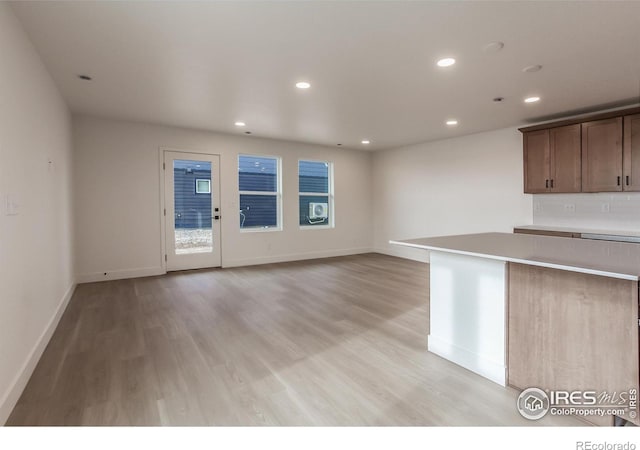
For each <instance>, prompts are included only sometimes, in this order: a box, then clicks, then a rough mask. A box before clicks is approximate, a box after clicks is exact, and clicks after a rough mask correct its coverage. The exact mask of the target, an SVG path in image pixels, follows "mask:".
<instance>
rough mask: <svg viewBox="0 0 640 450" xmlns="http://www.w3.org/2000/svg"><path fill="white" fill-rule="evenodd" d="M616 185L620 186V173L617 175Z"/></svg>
mask: <svg viewBox="0 0 640 450" xmlns="http://www.w3.org/2000/svg"><path fill="white" fill-rule="evenodd" d="M618 186H620V175H618Z"/></svg>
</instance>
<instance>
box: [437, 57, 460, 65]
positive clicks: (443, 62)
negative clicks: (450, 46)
mask: <svg viewBox="0 0 640 450" xmlns="http://www.w3.org/2000/svg"><path fill="white" fill-rule="evenodd" d="M455 63H456V60H455V59H453V58H442V59H441V60H439V61H438V62H437V63H436V64H437V65H438V66H439V67H449V66H453V65H454V64H455Z"/></svg>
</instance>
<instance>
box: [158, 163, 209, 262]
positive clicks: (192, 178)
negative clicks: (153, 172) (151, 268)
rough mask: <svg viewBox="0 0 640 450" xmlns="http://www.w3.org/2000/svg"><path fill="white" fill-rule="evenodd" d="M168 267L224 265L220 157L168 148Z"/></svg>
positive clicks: (166, 202)
mask: <svg viewBox="0 0 640 450" xmlns="http://www.w3.org/2000/svg"><path fill="white" fill-rule="evenodd" d="M163 167H164V189H165V195H164V199H165V200H164V203H165V210H164V211H163V213H164V217H165V241H166V246H165V248H166V262H167V271H172V270H187V269H201V268H204V267H219V266H220V157H219V156H218V155H203V154H199V153H182V152H170V151H165V152H164V166H163Z"/></svg>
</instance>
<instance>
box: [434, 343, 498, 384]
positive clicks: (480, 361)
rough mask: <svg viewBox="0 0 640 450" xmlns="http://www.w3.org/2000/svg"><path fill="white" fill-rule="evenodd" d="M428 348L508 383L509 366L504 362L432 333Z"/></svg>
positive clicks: (465, 366)
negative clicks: (490, 358)
mask: <svg viewBox="0 0 640 450" xmlns="http://www.w3.org/2000/svg"><path fill="white" fill-rule="evenodd" d="M428 349H429V351H430V352H432V353H435V354H436V355H438V356H441V357H443V358H444V359H447V360H449V361H451V362H454V363H456V364H458V365H459V366H462V367H464V368H466V369H469V370H470V371H472V372H475V373H477V374H478V375H482V376H483V377H485V378H488V379H490V380H491V381H493V382H495V383H498V384H499V385H500V386H506V384H507V367H506V366H505V365H504V364H500V363H496V362H495V361H492V360H489V359H487V358H485V357H483V355H481V354H478V353H475V352H472V351H469V350H467V349H465V348H462V347H459V346H457V345H455V344H452V343H451V342H448V341H446V340H443V339H440V338H438V337H436V336H433V335H431V334H430V335H429V338H428Z"/></svg>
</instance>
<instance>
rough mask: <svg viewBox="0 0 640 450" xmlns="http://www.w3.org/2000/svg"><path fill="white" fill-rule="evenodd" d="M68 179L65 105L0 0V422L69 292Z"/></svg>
mask: <svg viewBox="0 0 640 450" xmlns="http://www.w3.org/2000/svg"><path fill="white" fill-rule="evenodd" d="M50 162H51V163H50ZM71 178H72V177H71V117H70V115H69V112H68V110H67V107H66V105H65V103H64V101H63V99H62V97H61V96H60V94H59V92H58V90H57V89H56V87H55V85H54V83H53V81H52V79H51V77H50V76H49V74H48V72H47V70H46V69H45V67H44V66H43V64H42V62H41V61H40V58H39V56H38V54H37V53H36V51H35V49H34V48H33V46H32V45H31V43H30V41H29V40H28V38H27V36H26V34H25V33H24V32H23V30H22V28H21V25H20V24H19V22H18V21H17V19H16V18H15V16H14V15H13V12H12V11H11V9H10V7H9V5H8V4H7V3H5V2H0V424H3V423H5V421H6V419H7V418H8V416H9V414H10V412H11V410H12V409H13V406H14V405H15V402H16V401H17V400H18V397H19V395H20V394H21V392H22V390H23V388H24V386H25V385H26V382H27V381H28V379H29V377H30V376H31V372H32V371H33V369H34V367H35V364H36V363H37V361H38V359H39V357H40V355H41V353H42V351H43V350H44V347H45V346H46V344H47V343H48V341H49V338H50V336H51V333H52V332H53V329H54V328H55V326H56V325H57V321H58V319H59V315H60V314H61V312H62V311H63V310H64V307H65V306H66V302H67V301H68V299H69V297H70V295H71V293H72V291H73V287H74V279H73V273H74V270H73V251H72V232H73V228H72V222H73V220H72V216H73V215H72V201H71V198H72V196H71ZM7 197H9V198H10V200H11V201H12V202H13V203H14V205H15V211H16V212H17V213H18V214H17V215H7V213H8V212H10V211H9V210H8V208H7V204H6V203H7Z"/></svg>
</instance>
